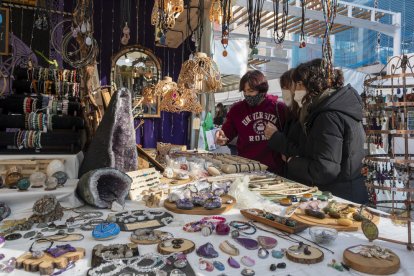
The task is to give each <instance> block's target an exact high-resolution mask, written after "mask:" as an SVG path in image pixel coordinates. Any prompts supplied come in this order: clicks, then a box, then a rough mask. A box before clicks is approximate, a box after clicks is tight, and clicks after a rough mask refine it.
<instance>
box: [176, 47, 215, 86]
mask: <svg viewBox="0 0 414 276" xmlns="http://www.w3.org/2000/svg"><path fill="white" fill-rule="evenodd" d="M178 85H179V86H182V87H185V88H188V89H194V90H195V91H197V93H204V92H206V93H214V92H216V91H217V90H218V89H220V88H221V87H222V83H221V76H220V72H219V70H218V67H217V64H216V63H215V62H214V60H213V59H212V58H210V57H208V56H207V55H206V54H205V53H196V54H195V55H194V57H193V58H192V59H189V60H187V61H185V62H184V63H183V65H182V67H181V71H180V75H179V77H178Z"/></svg>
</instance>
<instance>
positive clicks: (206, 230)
mask: <svg viewBox="0 0 414 276" xmlns="http://www.w3.org/2000/svg"><path fill="white" fill-rule="evenodd" d="M212 233H213V229H211V227H210V226H209V225H205V226H203V228H201V234H202V235H203V236H204V237H207V236H210V235H211V234H212Z"/></svg>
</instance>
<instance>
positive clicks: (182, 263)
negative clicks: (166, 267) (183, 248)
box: [174, 259, 188, 268]
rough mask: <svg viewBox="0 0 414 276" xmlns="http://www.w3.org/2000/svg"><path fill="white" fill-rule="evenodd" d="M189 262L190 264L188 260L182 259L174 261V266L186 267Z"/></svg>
mask: <svg viewBox="0 0 414 276" xmlns="http://www.w3.org/2000/svg"><path fill="white" fill-rule="evenodd" d="M187 264H188V262H187V260H185V259H180V260H176V261H175V262H174V267H176V268H184V267H186V266H187Z"/></svg>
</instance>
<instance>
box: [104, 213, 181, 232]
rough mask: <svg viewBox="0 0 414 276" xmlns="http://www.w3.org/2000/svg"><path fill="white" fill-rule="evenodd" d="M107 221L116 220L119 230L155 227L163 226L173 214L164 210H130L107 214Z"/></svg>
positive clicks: (171, 218) (170, 220)
mask: <svg viewBox="0 0 414 276" xmlns="http://www.w3.org/2000/svg"><path fill="white" fill-rule="evenodd" d="M107 220H108V221H110V222H116V223H117V224H118V225H119V227H120V228H121V231H134V230H137V229H144V228H147V229H156V228H160V227H164V226H166V225H168V224H170V223H171V222H172V221H173V215H171V214H170V213H168V212H164V211H152V210H151V211H150V210H132V211H126V212H121V213H116V214H109V215H108V218H107Z"/></svg>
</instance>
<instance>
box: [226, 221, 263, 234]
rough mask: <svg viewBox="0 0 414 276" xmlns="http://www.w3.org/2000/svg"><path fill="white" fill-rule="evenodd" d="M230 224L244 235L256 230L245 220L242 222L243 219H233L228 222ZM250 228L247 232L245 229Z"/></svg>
mask: <svg viewBox="0 0 414 276" xmlns="http://www.w3.org/2000/svg"><path fill="white" fill-rule="evenodd" d="M230 226H231V227H233V228H235V229H237V230H238V231H239V232H241V233H243V234H245V235H253V234H254V233H256V231H257V229H256V227H254V226H252V225H251V224H249V223H247V222H243V221H237V220H234V221H232V222H230ZM250 228H252V229H253V232H251V233H247V232H246V230H249V229H250Z"/></svg>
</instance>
